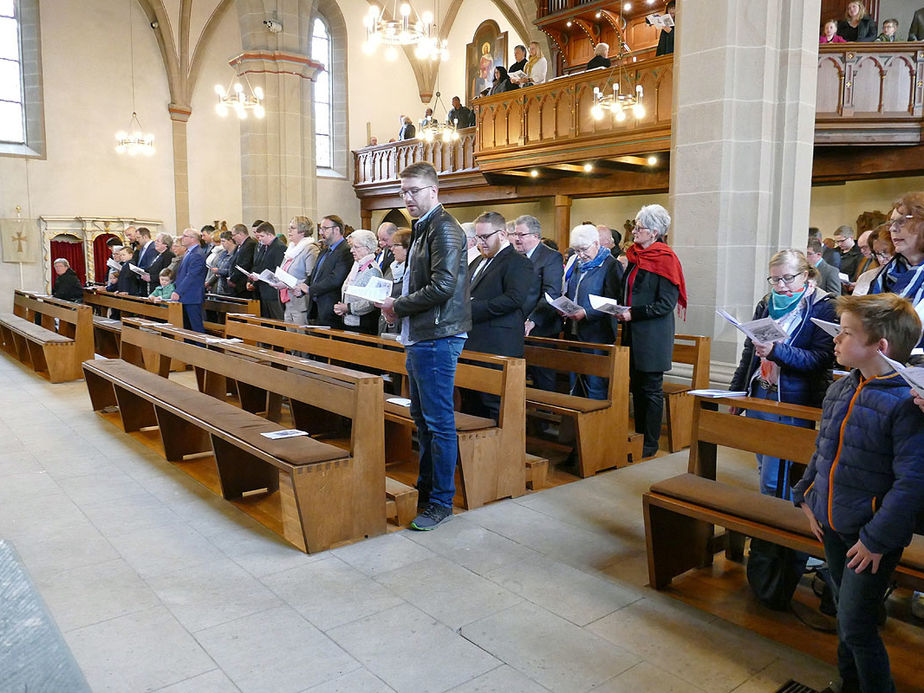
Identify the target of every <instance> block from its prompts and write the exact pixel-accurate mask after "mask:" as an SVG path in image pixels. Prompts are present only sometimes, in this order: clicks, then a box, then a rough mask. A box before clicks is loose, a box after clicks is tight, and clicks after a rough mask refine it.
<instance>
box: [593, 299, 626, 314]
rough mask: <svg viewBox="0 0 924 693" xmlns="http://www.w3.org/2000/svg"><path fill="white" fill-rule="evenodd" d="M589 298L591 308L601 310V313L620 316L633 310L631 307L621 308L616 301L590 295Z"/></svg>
mask: <svg viewBox="0 0 924 693" xmlns="http://www.w3.org/2000/svg"><path fill="white" fill-rule="evenodd" d="M588 298H589V299H590V307H591V308H593V309H594V310H599V311H600V312H601V313H608V314H610V315H618V314H619V313H626V312H628V311H629V310H631V309H630V308H629V306H621V305H619V303H617V302H616V301H615V300H614V299H612V298H606V297H605V296H597V295H596V294H589V295H588Z"/></svg>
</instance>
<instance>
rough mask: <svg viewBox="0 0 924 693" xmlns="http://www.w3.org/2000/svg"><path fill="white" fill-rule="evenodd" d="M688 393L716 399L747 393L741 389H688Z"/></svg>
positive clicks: (744, 395)
mask: <svg viewBox="0 0 924 693" xmlns="http://www.w3.org/2000/svg"><path fill="white" fill-rule="evenodd" d="M687 394H688V395H695V396H698V397H708V398H710V399H718V398H719V397H747V396H748V393H747V392H743V391H741V390H731V391H729V390H690V391H689V392H687Z"/></svg>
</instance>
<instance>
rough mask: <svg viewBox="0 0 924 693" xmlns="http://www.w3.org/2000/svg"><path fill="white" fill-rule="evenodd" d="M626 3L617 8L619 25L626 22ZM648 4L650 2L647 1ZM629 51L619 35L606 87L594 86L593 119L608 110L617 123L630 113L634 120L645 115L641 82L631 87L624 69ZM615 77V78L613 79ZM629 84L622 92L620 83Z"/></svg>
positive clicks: (591, 109) (600, 116) (599, 118)
mask: <svg viewBox="0 0 924 693" xmlns="http://www.w3.org/2000/svg"><path fill="white" fill-rule="evenodd" d="M627 4H628V3H626V4H625V5H622V6H621V7H620V10H619V20H620V21H619V25H620V26H623V27H624V26H625V25H626V22H625V19H624V18H623V16H622V13H623V10H626V9H628V8H627V7H626V5H627ZM649 4H650V3H649ZM628 53H629V46H628V44H627V43H626V42H625V41H624V40H623V37H622V36H620V40H619V53H618V54H617V55H616V64H615V65H614V66H613V69H612V71H611V72H610V76H609V79H608V80H607V84H606V87H604V88H603V89H600V87H594V104H593V106H591V108H590V115H591V116H592V117H593V119H594V120H603V116H604V115H606V112H607V111H609V112H610V113H611V114H612V115H613V117H614V118H615V120H616V122H617V123H622V122H624V121H625V120H626V118H627V116H628V114H629V113H631V114H632V115H633V116H634V117H635V119H636V120H641V119H642V118H644V117H645V106H644V105H643V104H642V98H643V97H644V95H645V92H644V90H643V89H642V85H641V84H636V85H635V89H632V87H631V83H630V81H629V74H628V72H627V71H626V66H625V60H624V58H625V56H626V55H627V54H628ZM614 78H615V79H614ZM624 84H625V85H629V88H628V89H627V90H626V93H623V91H622V88H621V85H624ZM611 86H612V89H613V92H612V93H609V91H608V89H609V87H611Z"/></svg>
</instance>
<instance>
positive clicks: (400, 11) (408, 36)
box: [363, 0, 449, 61]
mask: <svg viewBox="0 0 924 693" xmlns="http://www.w3.org/2000/svg"><path fill="white" fill-rule="evenodd" d="M411 15H413V16H414V17H415V21H414V22H411ZM363 26H364V27H365V30H366V40H365V42H364V43H363V52H365V53H366V54H368V55H371V54H372V53H375V51H376V49H377V48H378V47H379V46H380V45H383V44H384V45H385V59H386V60H390V61H391V60H395V59H396V58H397V57H398V51H397V50H396V46H416V48H414V55H415V56H416V57H417V59H418V60H427V59H429V60H433V61H437V60H441V61H446V60H449V41H448V39H440V38H439V36H438V35H437V32H436V24H435V23H434V17H433V13H432V12H430V11H429V10H425V11H424V12H422V13H420V14H418V13H417V12H416V10H414V8H412V7H411V5H410V4H409V3H407V2H402V3H401V4H400V6H399V4H398V1H397V0H395V2H394V4H393V6H392V11H391V17H390V18H389V17H386V15H385V8H384V7H379V6H378V5H372V6H371V7H370V8H369V12H367V13H366V15H365V16H364V17H363Z"/></svg>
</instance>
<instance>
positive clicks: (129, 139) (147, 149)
mask: <svg viewBox="0 0 924 693" xmlns="http://www.w3.org/2000/svg"><path fill="white" fill-rule="evenodd" d="M116 151H117V152H118V153H119V154H128V155H129V156H136V155H138V154H144V155H145V156H152V155H153V154H154V135H149V134H145V133H144V132H143V131H142V128H141V121H140V120H138V114H137V113H135V112H134V111H132V117H131V120H130V121H129V122H128V132H125V131H124V130H121V131H119V132H117V133H116Z"/></svg>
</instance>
